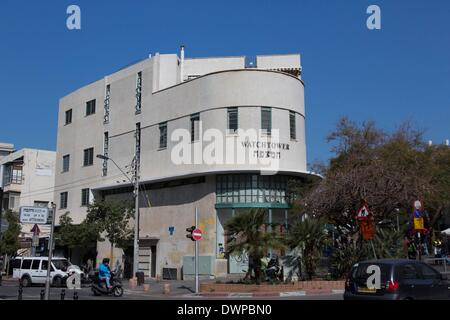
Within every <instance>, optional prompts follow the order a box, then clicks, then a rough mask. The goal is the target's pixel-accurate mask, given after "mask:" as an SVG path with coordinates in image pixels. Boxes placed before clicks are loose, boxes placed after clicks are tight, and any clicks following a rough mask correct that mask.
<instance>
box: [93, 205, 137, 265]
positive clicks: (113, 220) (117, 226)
mask: <svg viewBox="0 0 450 320" xmlns="http://www.w3.org/2000/svg"><path fill="white" fill-rule="evenodd" d="M133 217H134V207H133V206H132V204H131V203H129V202H126V201H116V200H110V201H96V202H94V203H93V204H91V205H89V206H88V210H87V216H86V220H85V221H86V223H87V224H89V225H92V226H93V228H94V229H95V230H97V232H98V234H104V235H105V236H106V238H108V240H109V242H110V243H111V252H110V257H111V263H113V258H114V251H113V250H114V246H117V247H122V248H123V247H124V246H126V245H128V244H129V243H130V241H132V240H133V229H132V228H131V227H130V219H131V218H133ZM104 240H105V239H103V238H101V237H100V238H99V241H104Z"/></svg>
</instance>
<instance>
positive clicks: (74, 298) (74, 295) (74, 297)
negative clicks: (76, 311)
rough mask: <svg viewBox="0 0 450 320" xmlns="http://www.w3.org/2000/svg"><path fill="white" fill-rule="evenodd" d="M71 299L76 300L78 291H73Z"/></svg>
mask: <svg viewBox="0 0 450 320" xmlns="http://www.w3.org/2000/svg"><path fill="white" fill-rule="evenodd" d="M73 300H78V293H77V292H76V291H75V292H74V293H73Z"/></svg>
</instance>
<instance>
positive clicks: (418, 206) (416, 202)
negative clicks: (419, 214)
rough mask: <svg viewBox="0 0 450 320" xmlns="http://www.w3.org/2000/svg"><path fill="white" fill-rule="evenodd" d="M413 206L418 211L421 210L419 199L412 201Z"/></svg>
mask: <svg viewBox="0 0 450 320" xmlns="http://www.w3.org/2000/svg"><path fill="white" fill-rule="evenodd" d="M414 208H415V209H416V210H419V211H420V210H422V202H420V200H416V201H414Z"/></svg>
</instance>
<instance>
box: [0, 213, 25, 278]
mask: <svg viewBox="0 0 450 320" xmlns="http://www.w3.org/2000/svg"><path fill="white" fill-rule="evenodd" d="M5 220H6V221H7V223H8V229H6V231H5V232H4V233H2V238H1V241H0V252H1V253H2V254H5V255H8V256H9V257H11V256H14V255H15V254H16V253H17V250H19V248H20V245H19V235H20V230H21V226H20V223H19V217H18V215H17V213H15V212H13V211H11V210H8V211H6V213H5ZM8 269H9V263H8ZM8 272H9V270H8Z"/></svg>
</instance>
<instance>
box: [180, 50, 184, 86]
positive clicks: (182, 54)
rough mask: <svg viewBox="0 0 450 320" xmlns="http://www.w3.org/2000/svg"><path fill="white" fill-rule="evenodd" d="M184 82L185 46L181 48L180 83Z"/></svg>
mask: <svg viewBox="0 0 450 320" xmlns="http://www.w3.org/2000/svg"><path fill="white" fill-rule="evenodd" d="M183 81H184V45H182V46H181V47H180V83H181V82H183Z"/></svg>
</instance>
